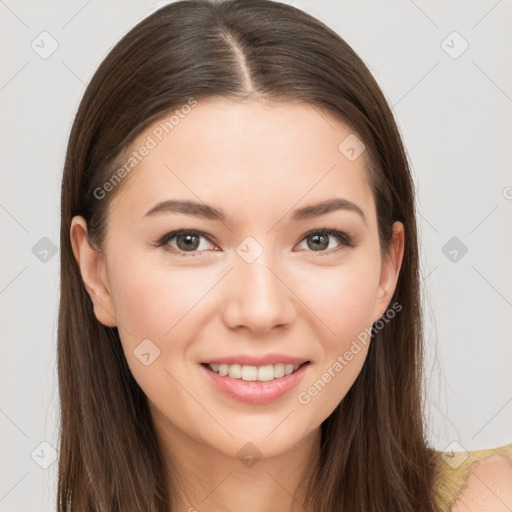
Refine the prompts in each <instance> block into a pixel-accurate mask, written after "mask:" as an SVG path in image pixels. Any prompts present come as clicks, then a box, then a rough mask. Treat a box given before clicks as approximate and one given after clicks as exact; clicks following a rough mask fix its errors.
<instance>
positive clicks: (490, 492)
mask: <svg viewBox="0 0 512 512" xmlns="http://www.w3.org/2000/svg"><path fill="white" fill-rule="evenodd" d="M451 510H452V512H507V511H510V510H512V465H511V464H510V462H509V461H508V460H507V459H506V458H505V457H503V456H502V455H494V456H493V457H490V458H488V459H485V460H482V461H480V462H476V463H474V464H473V465H472V466H471V471H470V473H469V476H468V480H467V482H466V485H465V487H464V489H463V490H462V492H461V493H460V495H459V496H458V498H457V501H456V502H455V503H454V505H453V507H452V509H451Z"/></svg>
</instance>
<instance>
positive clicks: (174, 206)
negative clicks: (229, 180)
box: [143, 198, 367, 224]
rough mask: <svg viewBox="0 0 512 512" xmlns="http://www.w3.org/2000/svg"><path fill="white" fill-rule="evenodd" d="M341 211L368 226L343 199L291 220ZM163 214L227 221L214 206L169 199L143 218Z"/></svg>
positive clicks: (311, 208) (296, 213) (308, 209)
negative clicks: (359, 219) (179, 214)
mask: <svg viewBox="0 0 512 512" xmlns="http://www.w3.org/2000/svg"><path fill="white" fill-rule="evenodd" d="M339 210H346V211H352V212H355V213H357V214H358V215H359V216H360V217H361V218H362V220H363V221H364V223H365V224H367V222H366V217H365V215H364V212H363V210H362V209H361V208H360V207H359V206H357V204H355V203H352V202H351V201H348V200H347V199H342V198H333V199H328V200H326V201H322V202H321V203H317V204H312V205H309V206H305V207H303V208H299V209H297V210H294V212H293V213H292V216H291V220H292V221H293V222H298V221H301V220H306V219H312V218H315V217H319V216H320V215H325V214H327V213H331V212H334V211H339ZM162 213H183V214H186V215H193V216H195V217H202V218H205V219H209V220H218V221H221V222H225V221H226V215H225V213H224V212H223V211H222V209H220V208H214V207H213V206H209V205H207V204H204V203H197V202H195V201H189V200H178V199H168V200H166V201H162V202H160V203H158V204H157V205H155V206H154V207H153V208H151V210H149V211H148V212H147V213H146V214H145V215H144V217H143V218H145V217H150V216H154V215H157V214H162Z"/></svg>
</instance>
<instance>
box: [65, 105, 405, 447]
mask: <svg viewBox="0 0 512 512" xmlns="http://www.w3.org/2000/svg"><path fill="white" fill-rule="evenodd" d="M184 112H187V113H186V114H184ZM180 113H181V115H179V116H176V117H175V118H174V123H168V124H167V125H165V124H162V123H165V122H167V121H169V117H170V116H167V117H166V118H165V119H163V120H161V121H158V122H156V123H154V124H153V125H151V126H150V127H149V128H148V129H147V130H146V131H145V132H144V133H143V134H142V135H140V137H138V139H137V140H136V142H135V144H134V145H133V147H132V151H137V152H138V153H137V154H138V155H139V156H138V157H137V159H138V160H140V162H139V163H138V165H137V166H136V167H135V168H133V169H130V172H129V173H128V172H127V173H126V176H125V177H124V178H123V179H124V181H123V180H121V183H118V184H115V185H110V186H109V185H106V186H105V187H103V191H104V192H101V191H99V192H98V196H101V195H102V194H104V195H105V197H104V198H103V199H99V200H108V197H107V196H108V193H109V192H110V191H111V189H112V188H115V187H121V189H120V190H119V191H118V192H119V193H118V195H116V196H115V197H114V198H113V201H112V203H111V204H110V207H109V215H108V225H107V231H106V242H105V247H104V253H103V255H102V256H100V257H97V256H98V254H97V253H95V252H94V251H92V250H91V248H90V247H89V246H88V244H86V243H85V242H84V240H85V239H84V238H83V236H82V235H81V233H82V230H81V228H80V226H83V227H85V224H84V223H83V219H81V218H78V217H77V218H75V219H74V221H73V225H72V233H73V247H74V250H75V255H76V257H77V260H79V262H80V266H81V270H82V276H83V278H84V282H85V283H86V285H87V287H88V290H89V292H90V293H91V296H92V298H93V302H94V306H95V314H96V316H97V318H98V320H99V321H100V322H102V323H103V324H105V325H109V326H115V325H117V327H118V330H119V334H120V337H121V342H122V345H123V349H124V353H125V356H126V359H127V361H128V364H129V367H130V369H131V371H132V373H133V376H134V378H135V379H136V381H137V382H138V384H139V385H140V387H141V388H142V390H143V391H144V392H145V394H146V395H147V397H148V399H149V403H150V407H151V411H152V414H153V415H154V418H155V420H156V422H157V424H158V425H159V427H160V431H162V432H165V433H168V435H169V438H170V437H171V436H173V435H175V434H179V433H181V434H183V435H185V433H186V436H187V438H189V439H193V440H194V441H197V442H199V443H202V444H205V445H207V446H208V447H210V448H213V449H215V450H217V451H220V452H222V453H224V454H225V455H228V456H232V457H236V456H237V454H239V450H240V449H241V448H242V447H244V446H246V444H247V443H252V445H254V446H255V447H256V448H257V450H259V453H260V454H261V455H263V456H273V455H277V454H279V453H282V452H284V451H286V450H289V449H290V448H292V447H293V446H295V445H297V444H298V443H300V442H301V440H303V439H305V437H306V436H307V435H308V434H310V433H312V432H313V431H314V430H315V429H318V427H319V426H320V424H321V423H322V421H323V420H324V419H326V418H327V417H328V416H329V415H330V414H331V413H332V412H333V410H334V409H335V408H336V406H337V405H338V404H339V403H340V401H341V400H342V399H343V397H344V396H345V395H346V393H347V391H348V390H349V388H350V387H351V386H352V384H353V383H354V381H355V379H356V377H357V375H358V374H359V372H360V370H361V367H362V365H363V362H364V359H365V357H366V354H367V350H368V344H367V341H368V339H369V337H368V334H367V333H368V332H369V329H370V328H371V326H372V323H373V322H375V321H376V320H377V319H378V318H379V317H380V316H381V315H382V314H383V313H384V311H385V310H386V308H387V307H388V305H390V304H389V302H390V300H391V297H392V294H393V291H394V288H395V285H396V279H397V277H398V272H399V269H400V265H401V261H402V254H403V226H402V224H400V223H398V222H397V223H395V226H394V228H395V237H394V245H393V246H392V249H391V251H390V255H389V258H385V259H381V253H380V250H379V239H378V234H377V219H376V210H375V204H374V201H373V197H372V193H371V189H370V187H369V184H368V181H367V177H366V175H365V171H364V159H365V156H366V155H365V153H364V151H363V152H361V150H362V149H363V148H362V147H361V146H360V145H359V144H360V143H359V142H358V140H357V139H355V136H354V135H353V134H352V132H351V130H350V129H349V128H348V127H347V126H345V125H344V124H342V123H341V122H340V121H339V120H337V119H335V118H333V117H331V116H329V115H327V114H325V113H323V112H321V111H320V110H318V109H316V108H313V107H312V106H308V105H305V104H299V103H261V102H257V101H246V102H240V103H235V102H229V101H227V100H224V101H217V102H215V101H212V100H209V101H206V100H205V101H199V102H198V103H197V104H196V105H195V106H194V107H193V108H187V109H183V110H182V111H180ZM163 127H165V128H163ZM166 131H167V132H168V133H166ZM347 137H348V139H347ZM143 146H145V147H146V148H147V150H141V148H142V147H143ZM360 152H361V153H360ZM143 154H144V155H143ZM127 168H129V167H127ZM120 174H121V176H122V174H123V173H120ZM334 200H340V202H339V204H338V206H340V207H337V208H330V207H327V206H324V207H322V206H319V205H321V204H322V203H326V202H327V203H328V202H330V201H334ZM341 200H342V201H341ZM171 201H175V202H177V201H187V202H188V203H189V206H179V205H177V203H174V207H173V206H172V203H170V202H171ZM165 202H169V203H167V206H168V207H167V208H166V207H165ZM191 203H194V205H193V206H191ZM333 204H334V203H333ZM158 205H161V206H158ZM162 205H163V206H162ZM343 206H345V207H343ZM187 212H188V213H187ZM324 228H325V229H329V230H336V231H339V232H340V235H339V237H338V236H337V235H336V234H322V233H321V232H320V233H318V231H321V230H322V229H324ZM177 230H183V231H184V233H183V234H181V235H179V234H178V236H170V237H168V238H167V239H165V238H164V237H165V236H166V235H167V234H169V233H171V232H174V231H177ZM160 241H161V243H160ZM365 333H366V336H365ZM362 340H365V341H362ZM222 360H223V361H222ZM212 361H217V365H220V364H221V363H223V366H214V367H213V368H214V369H217V370H218V371H220V372H221V373H226V371H227V372H229V373H228V376H221V375H217V374H214V373H213V372H212V370H211V369H208V368H207V367H206V363H211V362H212ZM306 361H308V362H309V363H307V364H305V365H304V366H302V367H301V368H300V369H299V370H298V371H297V373H294V374H292V375H290V376H285V377H282V376H281V375H282V373H283V371H287V370H288V371H290V368H295V367H288V366H282V364H281V363H283V364H284V363H286V364H293V363H295V364H296V365H297V364H301V363H302V362H306ZM229 362H232V363H236V362H238V363H241V364H242V365H243V363H244V362H245V363H246V364H245V365H243V366H241V367H237V366H234V365H230V366H224V365H226V364H228V363H229ZM258 363H259V364H258ZM274 364H275V366H274ZM244 366H245V367H244ZM255 367H256V368H255ZM259 367H261V368H259ZM229 375H231V376H229ZM240 376H241V377H242V378H239V377H240ZM259 378H261V379H262V380H255V379H259ZM164 435H165V434H164Z"/></svg>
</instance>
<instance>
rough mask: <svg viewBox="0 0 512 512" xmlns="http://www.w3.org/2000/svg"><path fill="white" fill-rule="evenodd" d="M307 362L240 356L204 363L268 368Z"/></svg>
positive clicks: (275, 356) (273, 356)
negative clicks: (269, 366) (271, 365)
mask: <svg viewBox="0 0 512 512" xmlns="http://www.w3.org/2000/svg"><path fill="white" fill-rule="evenodd" d="M306 362H309V359H307V358H304V357H295V356H287V355H284V354H263V355H250V354H239V355H236V356H229V357H212V358H210V359H207V360H205V361H203V364H229V365H231V364H239V365H241V366H244V365H245V366H266V365H269V364H278V363H284V364H298V365H301V364H303V363H306Z"/></svg>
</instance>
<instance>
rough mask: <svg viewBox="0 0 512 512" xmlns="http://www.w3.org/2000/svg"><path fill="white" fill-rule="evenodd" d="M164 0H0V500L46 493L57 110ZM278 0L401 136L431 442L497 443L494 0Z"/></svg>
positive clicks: (500, 296)
mask: <svg viewBox="0 0 512 512" xmlns="http://www.w3.org/2000/svg"><path fill="white" fill-rule="evenodd" d="M166 3H167V2H142V1H136V0H129V1H124V2H123V3H122V4H121V2H118V1H112V0H111V1H101V2H100V1H99V0H89V1H84V0H73V1H69V0H68V1H64V0H61V1H55V0H54V1H47V2H36V1H21V0H0V23H1V30H0V37H1V46H0V48H1V57H2V65H1V71H0V103H1V111H2V117H1V148H0V154H1V159H2V166H1V195H0V222H1V229H2V232H1V236H2V244H1V266H0V268H1V274H0V304H1V315H2V321H1V335H2V338H1V339H2V348H1V349H2V357H1V360H0V364H1V367H0V378H1V385H0V389H1V391H2V394H1V401H0V413H1V414H0V428H1V436H2V447H1V458H2V465H1V473H0V510H2V511H8V510H9V511H13V510H16V511H29V510H36V509H37V510H40V511H42V510H48V511H50V510H55V499H54V494H55V489H56V473H57V464H56V463H55V462H54V460H55V455H56V453H55V451H54V450H55V448H56V447H57V425H58V423H57V422H58V407H57V405H58V402H57V399H58V391H57V380H56V364H55V359H56V354H55V348H56V332H57V317H56V315H57V305H58V283H59V257H58V245H59V229H60V227H59V204H60V203H59V201H60V179H61V173H62V167H63V162H64V154H65V148H66V143H67V138H68V135H69V131H70V127H71V123H72V120H73V116H74V114H75V112H76V109H77V106H78V102H79V100H80V98H81V96H82V94H83V92H84V90H85V85H86V83H87V82H88V81H89V79H90V78H91V76H92V74H93V73H94V71H95V69H96V68H97V66H98V65H99V64H100V62H101V60H102V59H103V58H104V57H105V55H106V54H107V53H108V51H109V50H110V48H112V46H113V45H114V44H115V43H116V42H117V41H118V40H119V39H120V38H121V37H122V36H123V35H124V34H125V33H126V32H127V31H128V30H129V29H130V28H131V27H132V26H134V25H135V24H136V23H137V22H138V21H140V20H141V19H142V18H144V17H145V16H147V15H148V14H150V13H151V12H153V11H154V10H155V9H156V8H157V7H161V6H162V5H165V4H166ZM287 3H292V4H293V5H294V6H296V7H299V8H301V9H303V10H305V11H306V12H309V13H311V14H312V15H314V16H316V17H317V18H319V19H320V20H322V21H323V22H324V23H326V24H327V25H329V26H330V27H332V28H333V29H334V30H336V31H337V32H338V33H339V34H340V35H341V36H342V37H343V38H344V39H345V40H346V41H347V42H348V43H349V44H350V45H351V46H352V47H353V48H354V50H355V51H356V52H357V53H358V54H359V55H360V56H361V57H362V58H363V60H364V61H365V62H366V63H367V65H368V66H369V68H370V69H371V71H372V72H373V74H374V76H375V78H376V79H377V81H378V82H379V84H380V86H381V87H382V89H383V91H384V93H385V95H386V97H387V99H388V101H389V102H390V104H391V105H392V106H393V110H394V113H395V116H396V119H397V122H398V123H399V126H400V129H401V132H402V134H403V137H404V141H405V144H406V147H407V150H408V153H409V156H410V160H411V163H412V167H413V173H414V178H415V183H416V189H417V194H418V214H419V218H418V220H419V226H420V236H421V258H422V276H423V277H422V279H423V284H424V297H425V301H426V302H425V314H426V317H427V324H426V341H427V343H428V347H429V348H428V361H427V364H426V376H427V384H428V403H429V408H428V410H427V413H428V418H427V419H428V427H429V435H430V439H431V442H432V444H433V445H434V446H435V447H436V448H438V449H440V450H444V449H445V448H447V447H449V449H451V448H455V449H468V450H470V449H478V448H487V447H495V446H499V445H503V444H505V443H509V442H511V441H512V432H511V429H510V425H512V385H511V384H512V372H511V361H512V345H511V342H510V341H511V339H512V336H511V330H512V325H511V324H512V322H511V314H510V313H511V308H512V267H511V265H510V261H512V258H511V253H512V237H511V236H510V235H511V229H510V227H511V220H512V216H511V208H512V175H511V172H510V164H511V149H510V148H511V144H510V141H511V140H512V138H511V116H510V113H511V102H512V99H511V98H512V92H511V91H512V87H511V85H512V84H511V80H512V73H511V67H512V66H511V62H512V61H511V58H510V57H511V55H510V53H511V52H510V48H512V44H511V43H512V42H511V39H512V35H511V34H512V32H511V30H510V29H511V11H512V9H511V2H510V1H508V2H507V1H504V0H502V1H496V0H489V1H480V2H474V1H473V2H468V1H464V2H462V1H457V2H450V3H448V2H444V1H435V2H433V1H431V2H426V1H421V2H420V1H419V0H417V1H416V2H413V1H412V0H400V1H394V2H391V1H387V2H377V1H372V2H356V1H352V0H351V1H343V2H337V1H334V0H323V1H314V2H313V1H312V0H303V1H300V0H294V1H293V2H290V1H289V0H288V1H287ZM45 31H46V32H48V33H49V34H50V36H48V35H40V34H41V33H42V32H45ZM454 31H456V32H458V34H459V35H457V34H453V32H454ZM53 40H55V41H56V43H54V42H53ZM52 44H54V45H55V44H58V47H57V48H56V50H55V51H54V52H53V53H52V54H51V55H49V56H48V55H45V54H44V52H50V50H52ZM466 45H469V46H468V48H467V49H466V50H465V51H462V50H464V48H465V46H466ZM33 47H34V48H33ZM43 57H46V58H43ZM465 248H466V249H465ZM465 250H467V252H466V253H464V251H465Z"/></svg>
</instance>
